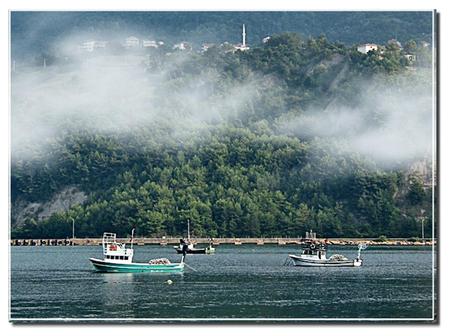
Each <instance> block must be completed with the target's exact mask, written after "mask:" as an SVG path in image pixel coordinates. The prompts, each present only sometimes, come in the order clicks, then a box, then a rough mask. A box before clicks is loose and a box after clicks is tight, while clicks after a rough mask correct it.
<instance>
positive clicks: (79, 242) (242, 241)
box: [10, 237, 437, 246]
mask: <svg viewBox="0 0 450 336" xmlns="http://www.w3.org/2000/svg"><path fill="white" fill-rule="evenodd" d="M304 240H305V239H303V238H194V239H191V241H192V242H193V243H194V244H209V243H212V245H215V246H217V245H222V244H223V245H300V244H301V243H302V242H303V241H304ZM117 241H118V242H123V243H129V242H130V239H129V238H121V239H118V240H117ZM317 241H320V242H323V243H325V244H327V245H331V246H355V245H358V244H361V243H363V244H367V245H369V246H432V245H436V243H437V239H436V238H435V239H431V238H425V239H423V240H422V239H420V238H416V237H414V238H383V237H378V238H340V239H336V238H335V239H317ZM101 242H102V240H101V238H74V239H71V238H66V239H11V240H10V243H11V246H97V245H101ZM133 242H134V244H136V245H138V246H143V245H162V246H165V245H176V244H178V242H179V237H170V238H166V237H163V238H135V239H134V241H133Z"/></svg>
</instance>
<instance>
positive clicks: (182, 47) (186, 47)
mask: <svg viewBox="0 0 450 336" xmlns="http://www.w3.org/2000/svg"><path fill="white" fill-rule="evenodd" d="M172 49H174V50H191V49H192V47H191V46H190V45H189V43H187V42H181V43H177V44H175V45H174V46H173V48H172Z"/></svg>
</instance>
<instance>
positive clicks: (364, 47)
mask: <svg viewBox="0 0 450 336" xmlns="http://www.w3.org/2000/svg"><path fill="white" fill-rule="evenodd" d="M357 50H358V51H359V52H360V53H363V54H367V53H368V52H369V51H375V50H378V45H376V44H374V43H365V44H360V45H359V46H358V47H357Z"/></svg>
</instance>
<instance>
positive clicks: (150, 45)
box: [142, 40, 159, 48]
mask: <svg viewBox="0 0 450 336" xmlns="http://www.w3.org/2000/svg"><path fill="white" fill-rule="evenodd" d="M158 47H159V44H158V42H156V41H154V40H142V48H158Z"/></svg>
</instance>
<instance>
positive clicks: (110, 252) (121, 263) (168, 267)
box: [89, 229, 186, 273]
mask: <svg viewBox="0 0 450 336" xmlns="http://www.w3.org/2000/svg"><path fill="white" fill-rule="evenodd" d="M133 234H134V229H133V231H132V233H131V246H130V247H127V246H126V244H125V243H119V242H117V241H116V234H115V233H110V232H105V233H103V239H102V247H103V256H104V258H103V259H97V258H90V259H89V260H90V261H91V263H92V265H93V266H94V267H95V269H96V270H97V271H100V272H122V273H124V272H127V273H131V272H182V271H183V269H184V266H185V264H184V258H185V255H186V253H185V252H184V253H183V256H182V258H181V262H179V263H172V262H170V261H169V260H168V259H166V258H158V259H152V260H150V261H148V262H139V263H136V262H133V255H134V250H133ZM185 249H186V247H185V248H184V250H185Z"/></svg>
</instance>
